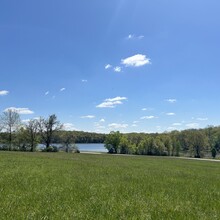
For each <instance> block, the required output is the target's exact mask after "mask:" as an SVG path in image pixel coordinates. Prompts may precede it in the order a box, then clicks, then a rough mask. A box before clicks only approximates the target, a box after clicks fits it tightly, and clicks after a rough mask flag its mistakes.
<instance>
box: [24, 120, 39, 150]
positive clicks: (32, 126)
mask: <svg viewBox="0 0 220 220" xmlns="http://www.w3.org/2000/svg"><path fill="white" fill-rule="evenodd" d="M25 129H26V133H27V142H28V144H29V145H30V151H32V152H33V151H35V150H36V146H37V144H38V142H39V138H38V130H39V123H38V120H36V119H33V120H30V121H28V123H27V124H26V125H25Z"/></svg>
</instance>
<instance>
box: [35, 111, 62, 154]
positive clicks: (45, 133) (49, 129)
mask: <svg viewBox="0 0 220 220" xmlns="http://www.w3.org/2000/svg"><path fill="white" fill-rule="evenodd" d="M38 126H39V132H40V135H41V138H42V141H43V143H45V145H46V150H48V149H49V147H50V144H51V141H52V138H53V135H54V132H56V131H59V130H61V129H62V124H60V122H59V121H58V120H57V116H56V115H55V114H53V115H50V116H49V117H48V118H47V119H43V118H40V119H39V121H38Z"/></svg>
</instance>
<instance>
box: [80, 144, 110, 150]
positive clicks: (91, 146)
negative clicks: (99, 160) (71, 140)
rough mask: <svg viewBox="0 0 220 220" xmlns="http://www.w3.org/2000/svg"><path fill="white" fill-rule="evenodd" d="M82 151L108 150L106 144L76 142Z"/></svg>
mask: <svg viewBox="0 0 220 220" xmlns="http://www.w3.org/2000/svg"><path fill="white" fill-rule="evenodd" d="M76 146H77V147H78V148H79V150H80V151H91V152H95V151H96V152H108V151H107V150H106V148H105V147H104V144H76Z"/></svg>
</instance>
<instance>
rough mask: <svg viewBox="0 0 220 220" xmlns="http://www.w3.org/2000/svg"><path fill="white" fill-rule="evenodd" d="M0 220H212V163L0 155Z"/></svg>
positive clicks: (218, 201)
mask: <svg viewBox="0 0 220 220" xmlns="http://www.w3.org/2000/svg"><path fill="white" fill-rule="evenodd" d="M0 219H22V220H23V219H83V220H85V219H101V220H103V219H138V220H139V219H153V220H154V219H203V220H204V219H212V220H213V219H220V163H217V162H208V161H191V160H182V159H171V158H165V157H146V156H112V155H87V154H65V153H19V152H0Z"/></svg>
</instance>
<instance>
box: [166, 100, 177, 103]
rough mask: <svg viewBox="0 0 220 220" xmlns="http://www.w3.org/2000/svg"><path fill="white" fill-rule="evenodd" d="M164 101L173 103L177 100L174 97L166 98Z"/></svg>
mask: <svg viewBox="0 0 220 220" xmlns="http://www.w3.org/2000/svg"><path fill="white" fill-rule="evenodd" d="M165 101H167V102H169V103H175V102H176V101H177V100H176V99H166V100H165Z"/></svg>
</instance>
